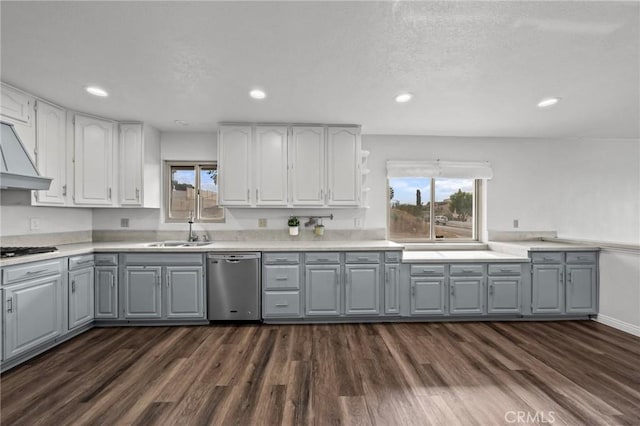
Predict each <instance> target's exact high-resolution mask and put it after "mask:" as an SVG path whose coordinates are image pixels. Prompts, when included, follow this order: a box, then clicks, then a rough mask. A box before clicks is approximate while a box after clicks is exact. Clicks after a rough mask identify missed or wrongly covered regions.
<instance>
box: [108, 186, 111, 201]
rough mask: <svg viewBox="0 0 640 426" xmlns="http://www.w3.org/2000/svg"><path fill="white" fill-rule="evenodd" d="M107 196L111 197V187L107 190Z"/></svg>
mask: <svg viewBox="0 0 640 426" xmlns="http://www.w3.org/2000/svg"><path fill="white" fill-rule="evenodd" d="M107 197H108V198H109V199H111V187H109V189H108V190H107Z"/></svg>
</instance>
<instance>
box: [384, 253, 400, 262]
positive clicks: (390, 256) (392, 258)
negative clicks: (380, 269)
mask: <svg viewBox="0 0 640 426" xmlns="http://www.w3.org/2000/svg"><path fill="white" fill-rule="evenodd" d="M401 260H402V252H401V251H387V252H385V254H384V261H385V262H387V263H398V262H400V261H401Z"/></svg>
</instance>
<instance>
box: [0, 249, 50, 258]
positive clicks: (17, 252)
mask: <svg viewBox="0 0 640 426" xmlns="http://www.w3.org/2000/svg"><path fill="white" fill-rule="evenodd" d="M56 250H58V249H57V248H56V247H0V257H15V256H26V255H28V254H38V253H49V252H52V251H56Z"/></svg>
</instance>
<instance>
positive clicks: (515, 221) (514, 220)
mask: <svg viewBox="0 0 640 426" xmlns="http://www.w3.org/2000/svg"><path fill="white" fill-rule="evenodd" d="M518 226H520V224H519V223H518V219H513V227H514V228H517V227H518Z"/></svg>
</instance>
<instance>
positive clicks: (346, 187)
mask: <svg viewBox="0 0 640 426" xmlns="http://www.w3.org/2000/svg"><path fill="white" fill-rule="evenodd" d="M327 174H328V176H327V192H328V194H327V199H328V203H327V204H328V205H330V206H357V205H358V204H359V202H360V180H361V176H360V135H359V131H358V129H356V128H353V127H329V128H328V130H327Z"/></svg>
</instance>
